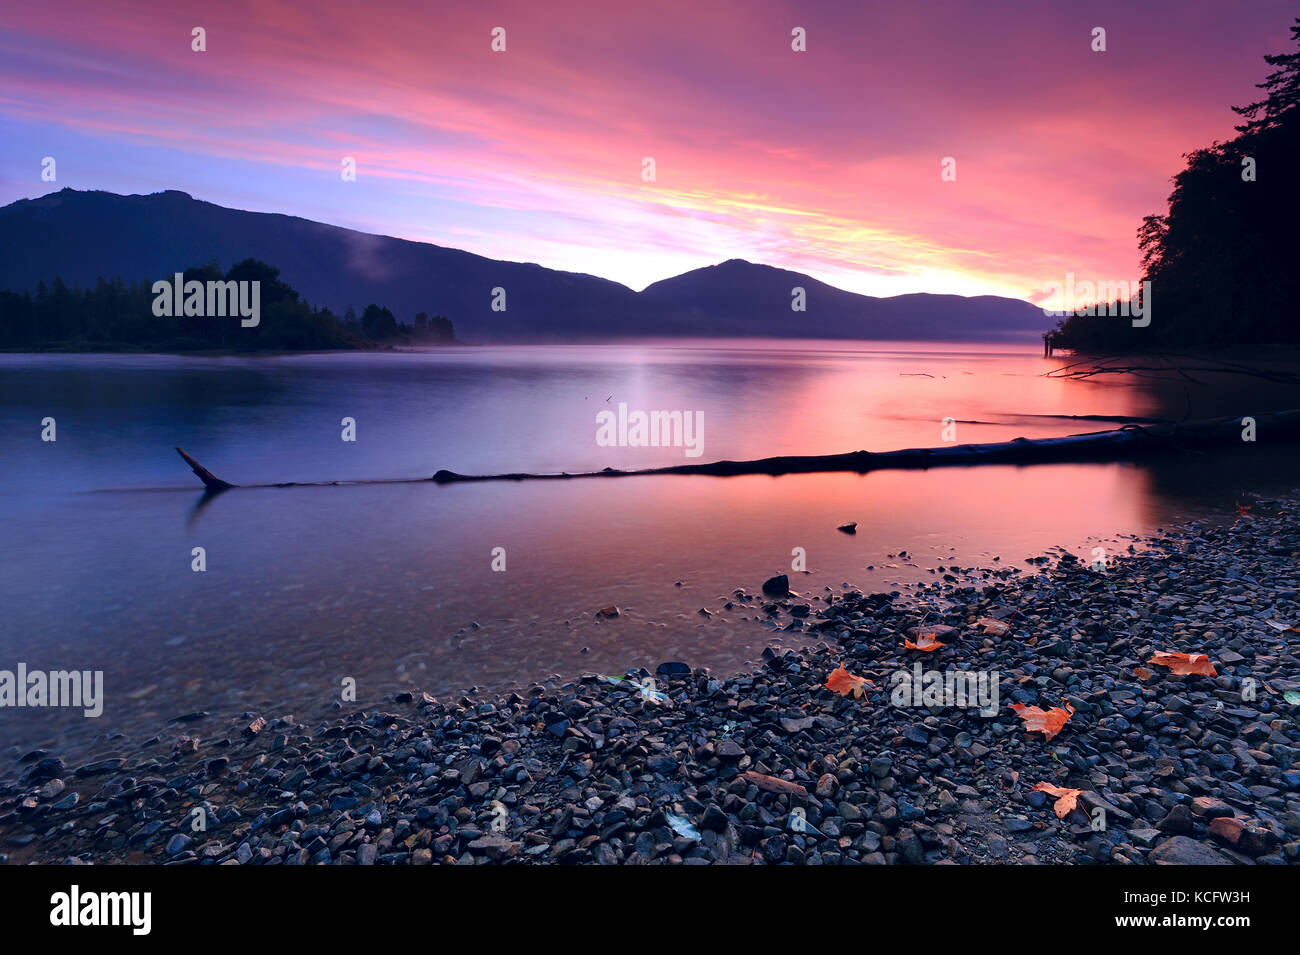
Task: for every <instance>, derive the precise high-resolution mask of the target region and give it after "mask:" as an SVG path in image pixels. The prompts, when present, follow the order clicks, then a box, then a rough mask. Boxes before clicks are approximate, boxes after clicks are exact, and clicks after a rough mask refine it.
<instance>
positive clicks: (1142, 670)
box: [1133, 667, 1155, 683]
mask: <svg viewBox="0 0 1300 955" xmlns="http://www.w3.org/2000/svg"><path fill="white" fill-rule="evenodd" d="M1133 675H1134V676H1136V677H1137V678H1138V679H1139V680H1141V681H1142V682H1143V683H1145V682H1146V681H1147V680H1149V679H1151V678H1152V677H1153V676H1155V674H1154V673H1152V672H1151V671H1150V670H1148V669H1147V668H1146V667H1134V668H1133Z"/></svg>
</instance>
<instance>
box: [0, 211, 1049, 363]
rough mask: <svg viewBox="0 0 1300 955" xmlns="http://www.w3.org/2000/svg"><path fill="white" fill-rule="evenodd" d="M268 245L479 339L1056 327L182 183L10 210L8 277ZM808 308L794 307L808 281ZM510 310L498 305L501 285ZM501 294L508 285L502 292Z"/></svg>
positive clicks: (0, 231) (319, 284)
mask: <svg viewBox="0 0 1300 955" xmlns="http://www.w3.org/2000/svg"><path fill="white" fill-rule="evenodd" d="M245 258H256V259H261V260H263V261H265V262H268V263H269V264H271V265H274V266H276V267H277V268H279V269H280V271H281V278H282V279H283V280H284V281H286V282H288V283H289V284H290V285H292V286H294V287H295V288H297V289H299V290H300V291H301V292H302V294H303V297H304V298H305V299H306V300H307V301H309V302H311V303H312V304H313V305H321V306H328V307H329V308H331V309H333V310H334V311H336V312H338V313H339V314H342V312H343V311H344V309H346V308H347V307H348V306H349V305H351V306H353V307H355V308H356V309H357V310H358V311H359V310H360V309H362V308H364V306H365V305H367V304H369V303H371V302H375V303H378V304H380V305H386V306H388V307H390V308H391V309H392V310H393V311H394V313H395V314H397V316H398V317H399V319H401V320H405V321H409V320H410V318H411V316H413V315H414V314H415V313H416V312H419V311H425V312H428V313H429V314H442V315H447V316H448V317H449V318H451V319H452V321H453V322H454V323H455V326H456V329H457V334H458V336H460V337H462V338H463V340H465V341H469V342H482V343H498V342H516V341H517V342H539V341H560V342H562V341H592V340H610V339H618V338H627V337H651V336H653V337H683V336H693V337H730V336H735V337H796V338H842V339H875V338H879V339H895V340H897V339H906V338H916V339H937V340H955V341H975V340H980V341H987V340H1009V339H1015V340H1027V339H1030V338H1033V337H1035V336H1037V335H1038V334H1040V333H1041V332H1042V331H1043V330H1045V329H1046V327H1047V324H1048V319H1047V318H1046V317H1045V316H1044V315H1043V313H1042V311H1041V310H1040V309H1038V308H1037V307H1035V306H1033V305H1031V304H1030V303H1028V302H1024V301H1021V300H1019V299H1010V298H1000V297H997V296H974V297H964V296H956V295H942V294H935V293H909V294H907V295H900V296H893V297H890V298H876V297H873V296H866V295H860V294H858V293H855V292H849V291H846V290H844V289H840V288H837V287H835V286H832V285H830V284H828V283H825V282H822V281H820V280H818V279H815V278H813V277H812V276H808V275H804V274H803V273H800V272H793V271H790V270H787V269H781V268H778V267H776V266H769V265H763V264H761V263H752V262H748V261H746V260H744V259H739V258H733V259H728V260H726V261H724V262H720V263H717V264H716V265H709V266H703V267H701V268H699V269H693V270H691V271H688V272H684V273H682V274H680V275H675V276H670V277H669V278H666V279H662V280H660V281H658V282H654V283H652V284H650V285H648V286H647V287H646V288H645V289H643V290H642V291H640V292H636V291H634V290H632V289H631V288H629V287H628V286H626V285H622V284H620V283H618V282H615V281H612V280H610V279H605V278H602V277H601V276H597V275H591V274H588V273H582V272H568V271H562V270H558V269H550V268H547V267H546V266H543V265H540V264H538V263H533V262H515V261H505V260H499V259H491V258H488V257H486V256H482V255H478V254H477V253H473V252H467V251H465V250H462V249H455V248H451V247H448V246H441V245H437V244H435V243H431V242H420V241H415V240H411V239H401V238H397V237H395V236H387V235H379V234H375V233H367V232H360V231H358V230H354V229H348V228H346V227H343V226H336V225H330V224H328V223H323V222H317V221H315V220H313V219H307V218H304V217H301V216H295V215H291V214H287V213H276V212H250V211H247V210H241V209H232V208H229V207H227V206H221V205H218V204H216V203H212V202H208V201H206V200H203V199H196V198H194V197H193V196H192V195H190V194H189V193H186V192H182V191H180V190H175V189H169V190H163V191H161V192H156V193H149V194H143V195H142V194H131V195H122V194H119V193H112V192H107V191H104V190H75V189H70V188H64V189H61V190H58V191H56V192H51V193H48V194H46V195H44V196H40V197H37V198H34V199H19V200H16V201H15V202H12V203H10V204H9V205H6V206H3V207H0V289H8V290H11V291H16V292H23V291H33V292H34V291H35V288H36V286H37V284H38V283H39V282H42V281H44V282H45V283H46V284H49V283H50V282H52V281H53V279H54V278H55V277H56V276H57V277H60V278H62V279H63V280H64V281H65V282H67V283H69V284H77V285H81V286H88V285H92V284H93V283H94V282H95V281H96V280H97V279H99V278H101V277H102V278H112V277H114V276H116V277H120V278H122V279H124V280H126V281H141V280H150V281H152V280H155V279H158V278H164V277H170V275H171V274H172V273H174V272H177V271H181V270H183V269H185V268H187V267H190V266H194V265H199V264H203V263H205V262H208V261H214V260H215V261H217V262H219V263H220V264H222V265H223V266H227V267H228V266H230V265H232V264H234V263H235V262H237V261H241V260H243V259H245ZM795 286H799V287H802V288H804V289H805V292H806V310H805V311H802V312H796V311H792V310H791V301H792V288H794V287H795ZM498 288H501V289H504V290H505V306H506V307H505V310H504V311H496V310H494V309H493V307H492V305H493V300H494V293H493V290H494V289H498ZM497 298H498V301H499V296H498V297H497Z"/></svg>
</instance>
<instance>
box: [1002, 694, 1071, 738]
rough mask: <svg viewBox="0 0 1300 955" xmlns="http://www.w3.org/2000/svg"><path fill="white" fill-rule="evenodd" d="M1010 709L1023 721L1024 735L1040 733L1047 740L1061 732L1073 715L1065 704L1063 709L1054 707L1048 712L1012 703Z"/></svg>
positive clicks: (1067, 704) (1035, 707)
mask: <svg viewBox="0 0 1300 955" xmlns="http://www.w3.org/2000/svg"><path fill="white" fill-rule="evenodd" d="M1011 709H1012V710H1014V711H1015V714H1016V715H1017V716H1019V717H1020V718H1021V719H1022V720H1024V721H1025V732H1026V733H1035V732H1037V733H1042V734H1043V736H1044V738H1045V739H1047V740H1050V739H1051V738H1052V737H1053V736H1055V735H1056V734H1057V733H1059V732H1061V728H1062V727H1064V726H1065V721H1066V720H1068V719H1069V718H1070V717H1071V716H1073V715H1074V707H1073V706H1071V705H1070V704H1069V703H1066V704H1065V709H1061V708H1060V707H1059V706H1054V707H1052V708H1051V709H1050V710H1044V709H1040V708H1039V707H1037V706H1025V704H1023V703H1012V704H1011Z"/></svg>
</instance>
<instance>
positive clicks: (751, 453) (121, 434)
mask: <svg viewBox="0 0 1300 955" xmlns="http://www.w3.org/2000/svg"><path fill="white" fill-rule="evenodd" d="M1068 361H1069V359H1067V358H1056V359H1043V358H1041V357H1039V355H1038V351H1037V347H1036V343H1029V344H1026V345H1023V346H1008V345H997V346H992V345H990V346H979V345H976V346H971V345H948V344H934V343H898V342H888V343H863V342H812V343H809V342H806V341H799V342H793V341H791V342H786V341H763V342H745V343H737V342H734V341H732V342H703V341H701V342H686V343H682V342H678V343H673V344H655V343H646V344H633V345H607V346H574V347H559V346H556V347H546V346H531V347H497V348H456V349H442V350H433V351H427V352H410V353H343V354H320V355H297V356H286V357H228V358H194V357H172V356H157V355H150V356H122V355H113V356H34V355H21V356H18V355H5V356H0V399H2V400H0V409H2V410H0V427H2V428H3V433H4V434H5V436H6V439H7V440H6V445H5V453H4V455H3V457H2V458H0V488H2V489H3V491H4V493H3V494H0V524H2V525H3V527H4V535H3V536H4V541H5V544H4V547H3V550H2V552H0V570H2V571H3V572H2V573H0V602H2V605H3V607H4V615H3V619H0V668H6V667H7V668H10V669H12V667H13V666H14V665H15V664H16V663H17V662H19V661H21V662H24V663H26V664H27V665H28V666H29V667H33V668H37V667H41V668H46V669H59V668H76V669H102V670H104V687H105V700H104V715H103V717H102V718H100V719H95V720H87V719H83V718H82V717H80V715H79V714H71V713H68V712H66V711H56V712H52V711H30V710H11V711H9V712H7V713H6V714H5V718H4V722H3V723H2V724H0V746H4V747H15V748H18V749H21V748H24V747H30V746H32V745H37V744H50V743H52V742H58V743H60V744H61V745H64V746H66V747H69V748H76V747H84V748H87V749H93V748H94V747H95V745H96V741H97V739H100V738H102V737H103V735H104V734H107V733H113V732H119V731H121V732H134V731H136V730H137V729H139V728H149V729H148V731H149V732H153V731H156V730H157V728H158V726H159V725H160V724H161V723H162V722H163V721H165V720H170V719H172V718H174V717H175V716H178V715H180V714H182V713H185V712H189V711H194V710H211V711H213V712H217V711H242V710H244V709H255V708H261V707H263V706H265V705H270V706H272V707H275V708H277V709H278V710H279V711H281V712H291V713H295V714H296V715H298V716H299V717H305V716H309V715H311V714H312V713H314V712H317V711H319V710H323V709H324V708H325V707H326V706H327V705H328V704H329V703H330V702H331V701H333V700H335V699H337V698H338V688H339V683H340V680H341V679H342V678H344V677H353V678H355V679H356V680H357V684H358V704H359V705H361V706H374V705H379V704H382V703H384V702H386V701H387V700H389V699H391V695H392V693H393V692H395V691H396V690H400V689H411V688H415V689H424V690H427V691H428V692H430V693H433V694H435V695H438V694H448V693H458V692H461V691H463V690H464V689H465V688H467V687H470V686H472V685H477V686H481V687H484V688H488V689H501V688H504V687H506V686H508V685H510V684H512V683H518V684H526V683H528V682H530V681H532V680H535V679H541V678H545V677H547V676H548V675H549V674H552V673H558V674H561V675H563V676H564V677H569V676H573V675H576V674H577V673H579V672H582V671H587V670H595V671H599V672H606V673H613V672H621V671H623V670H625V669H627V668H629V667H635V666H640V665H646V666H648V667H650V668H652V669H653V667H654V666H655V665H656V664H658V663H660V662H662V661H664V660H673V659H676V660H684V661H687V662H689V663H691V664H692V665H710V666H714V667H717V668H721V669H724V670H725V669H728V668H736V667H739V666H741V665H743V664H744V663H745V662H746V661H747V660H749V659H752V658H753V657H754V656H755V655H756V654H757V653H758V652H759V651H761V649H762V648H763V646H765V645H767V644H768V643H772V642H776V641H777V640H778V639H779V640H780V641H782V642H784V643H786V644H792V643H798V642H800V641H801V640H802V639H803V637H802V636H801V635H800V634H795V633H780V634H777V633H773V632H772V631H770V630H769V629H767V628H765V627H764V626H763V625H762V624H761V623H760V622H758V621H756V620H754V619H752V618H753V617H754V616H756V612H755V611H754V610H753V609H748V610H745V611H736V612H730V613H728V612H721V611H720V608H721V605H722V604H723V603H724V602H725V601H726V600H727V599H728V598H729V597H730V596H731V594H732V591H733V590H734V589H736V588H738V587H743V588H745V589H746V590H747V591H748V592H751V593H753V592H757V590H758V588H759V586H760V584H761V583H762V581H763V580H764V579H765V578H766V577H769V576H771V575H773V574H777V573H782V572H790V564H791V551H792V549H793V548H795V547H801V548H803V549H804V550H805V551H806V552H807V561H808V569H809V571H811V572H810V573H809V574H806V575H804V574H792V576H791V586H792V587H793V588H794V589H796V590H798V591H801V592H806V593H810V594H814V595H815V594H818V593H825V592H826V588H828V587H829V588H830V589H831V590H832V591H836V592H838V591H840V590H841V589H842V584H843V583H844V582H851V583H852V584H854V585H855V586H857V587H860V588H862V589H865V590H882V589H898V588H900V587H901V585H902V584H904V583H907V582H910V581H918V580H927V581H928V580H933V579H934V576H933V575H932V574H930V573H929V572H928V569H930V568H934V567H936V566H938V565H940V564H942V565H946V566H952V565H961V566H963V567H967V566H974V565H978V566H984V567H992V566H999V565H1007V564H1011V565H1017V566H1020V567H1023V568H1026V569H1029V568H1028V565H1026V564H1025V563H1024V561H1025V558H1027V557H1031V556H1034V555H1037V554H1041V553H1043V552H1044V551H1045V550H1046V549H1047V548H1050V547H1053V546H1057V545H1060V546H1064V547H1067V548H1069V549H1071V550H1073V551H1074V552H1075V553H1077V554H1079V555H1080V556H1086V555H1087V554H1088V548H1089V547H1090V546H1092V545H1093V544H1095V543H1096V542H1097V541H1107V542H1110V541H1114V540H1115V539H1116V537H1117V535H1129V534H1142V533H1146V532H1149V531H1151V530H1153V529H1155V528H1156V527H1159V526H1161V525H1163V524H1166V523H1170V522H1172V521H1175V520H1180V519H1184V518H1188V517H1210V518H1216V517H1218V516H1220V515H1223V514H1225V513H1229V514H1230V513H1233V511H1234V504H1235V503H1236V502H1237V501H1238V500H1244V499H1245V495H1246V490H1245V489H1246V488H1249V489H1250V490H1251V491H1252V492H1258V493H1264V494H1267V493H1268V492H1269V490H1270V489H1271V488H1272V489H1276V490H1279V491H1281V490H1285V489H1287V488H1290V487H1292V486H1294V485H1295V484H1296V483H1297V482H1296V481H1295V478H1294V475H1295V474H1296V473H1297V470H1296V467H1295V466H1296V463H1297V460H1296V457H1295V455H1294V452H1292V451H1276V450H1272V449H1270V448H1269V447H1268V445H1267V441H1266V436H1261V440H1260V443H1258V444H1256V445H1249V446H1243V449H1242V451H1241V452H1240V453H1235V452H1234V453H1222V454H1214V455H1198V456H1195V457H1194V458H1191V457H1189V456H1182V457H1179V458H1176V459H1169V460H1164V461H1160V462H1156V463H1152V464H1147V463H1144V464H1141V465H1135V464H1128V463H1102V464H1087V465H1046V466H1035V467H1010V466H998V467H979V468H970V469H959V468H948V469H938V470H933V471H927V472H921V471H899V472H891V471H881V472H877V473H873V474H868V475H856V474H814V475H790V476H784V477H778V478H773V477H767V476H751V477H739V478H713V477H680V476H666V477H636V478H626V479H619V480H609V481H606V480H578V481H556V482H523V483H517V482H492V483H484V484H466V485H445V486H441V485H434V484H431V483H428V484H426V483H420V484H405V485H370V486H360V487H337V488H334V487H323V488H296V489H274V488H269V489H246V490H239V491H235V492H231V493H228V494H225V495H222V496H220V497H218V498H216V499H215V500H213V501H212V502H211V503H210V505H209V506H207V507H205V508H203V509H201V510H196V504H197V502H198V500H199V498H200V492H199V490H198V488H199V485H198V482H197V480H196V479H195V478H194V477H193V475H191V474H190V473H189V471H188V469H187V468H186V467H185V465H184V464H183V462H181V460H180V459H179V457H177V455H176V454H175V452H174V451H173V450H172V448H173V446H175V445H181V446H183V447H185V448H186V449H187V450H188V451H190V452H191V453H192V454H194V456H195V457H196V458H197V459H198V460H199V461H201V462H202V463H203V464H205V465H206V466H207V467H209V468H210V469H211V470H212V471H213V472H215V473H216V474H217V475H218V476H220V477H223V478H225V479H227V480H229V481H233V482H235V483H240V484H254V483H271V482H278V481H322V480H324V481H328V480H362V479H384V478H420V477H427V476H430V475H432V474H433V473H434V472H435V471H437V470H438V469H440V468H447V469H450V470H454V471H459V472H462V473H486V472H506V471H533V472H559V471H570V472H572V471H587V470H599V469H601V468H605V467H614V468H637V467H651V466H659V465H669V464H680V463H693V462H701V461H703V462H707V461H714V460H720V459H746V458H758V457H766V456H770V455H778V454H827V453H835V452H843V451H853V450H858V449H866V450H872V451H885V450H892V449H895V448H904V447H932V446H938V445H940V444H942V443H943V441H944V435H943V431H944V427H945V426H944V423H943V422H944V419H945V418H951V419H954V427H955V438H956V440H957V441H958V442H960V443H971V442H985V441H1004V440H1009V439H1011V438H1015V437H1019V436H1024V437H1030V438H1035V437H1044V436H1049V435H1061V434H1070V433H1076V432H1081V431H1093V430H1103V429H1106V428H1109V427H1112V425H1111V424H1109V423H1106V422H1093V421H1076V420H1067V419H1064V418H1060V417H1052V416H1059V415H1127V416H1137V417H1175V418H1181V417H1183V416H1184V415H1188V414H1190V415H1192V416H1194V417H1200V416H1207V415H1215V414H1238V413H1244V412H1245V411H1252V412H1264V411H1269V410H1275V409H1277V408H1281V407H1295V406H1297V404H1300V402H1297V401H1296V396H1295V395H1294V393H1291V394H1288V393H1287V390H1286V389H1284V388H1281V387H1279V386H1270V385H1267V384H1264V383H1262V382H1258V381H1253V380H1247V379H1235V380H1227V379H1225V380H1214V381H1213V382H1212V383H1211V384H1209V385H1207V386H1206V387H1204V388H1200V389H1198V388H1195V387H1189V386H1185V385H1183V384H1171V383H1168V382H1161V381H1152V380H1148V379H1138V378H1133V377H1131V376H1123V377H1118V376H1105V377H1102V378H1096V379H1090V380H1085V381H1069V380H1061V379H1057V378H1046V377H1043V375H1044V373H1045V372H1048V371H1050V370H1052V369H1054V368H1059V367H1061V366H1062V365H1063V364H1065V363H1066V362H1068ZM619 403H625V404H626V405H627V406H628V408H630V409H639V410H643V411H646V412H650V411H655V410H679V411H684V412H686V411H689V412H694V413H697V414H699V415H700V416H701V420H702V422H703V432H702V433H703V445H702V454H701V456H700V457H698V458H687V457H686V456H685V454H684V450H683V448H681V447H658V448H655V447H605V446H601V444H599V443H598V442H597V440H596V434H597V415H598V414H599V413H600V412H602V411H605V410H611V409H615V408H616V407H617V405H618V404H619ZM45 417H53V418H55V419H56V421H57V427H58V440H57V442H54V443H43V442H42V441H41V440H40V422H41V419H42V418H45ZM344 417H351V418H354V419H355V421H356V428H357V441H356V442H355V443H345V442H344V441H342V440H341V439H340V432H341V430H342V426H341V423H340V422H341V419H343V418H344ZM846 521H856V522H857V524H858V527H857V534H856V535H853V536H849V535H845V534H843V533H840V532H838V531H837V530H836V527H837V525H839V524H842V523H844V522H846ZM196 546H201V547H203V548H205V549H206V555H207V557H206V559H207V570H206V572H204V573H194V572H192V571H191V569H190V562H191V556H190V555H191V549H192V548H194V547H196ZM497 547H501V548H505V552H506V566H507V569H506V571H505V572H504V573H496V572H493V571H492V569H491V564H492V551H493V549H494V548H497ZM901 551H906V552H907V553H908V555H909V556H908V558H899V557H890V556H889V555H891V554H892V555H897V554H898V553H900V552H901ZM995 557H996V558H1000V561H997V562H995V561H994V558H995ZM869 567H870V568H873V569H868V568H869ZM679 582H680V585H678V584H679ZM611 605H614V606H617V607H619V608H621V611H622V613H621V615H620V616H619V617H618V618H616V619H613V620H598V619H597V618H595V616H594V613H595V611H596V610H598V609H600V608H602V607H607V606H611ZM700 608H707V609H708V610H710V611H712V612H713V616H711V617H705V616H703V615H700V614H699V613H698V611H699V610H700Z"/></svg>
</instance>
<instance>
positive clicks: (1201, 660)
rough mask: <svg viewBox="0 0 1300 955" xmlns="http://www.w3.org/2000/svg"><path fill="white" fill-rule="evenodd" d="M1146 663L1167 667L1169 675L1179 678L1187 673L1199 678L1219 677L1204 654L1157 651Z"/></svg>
mask: <svg viewBox="0 0 1300 955" xmlns="http://www.w3.org/2000/svg"><path fill="white" fill-rule="evenodd" d="M1147 662H1148V663H1150V664H1151V665H1152V666H1158V667H1168V668H1169V672H1170V673H1175V674H1177V675H1179V676H1185V675H1187V674H1189V673H1197V674H1200V675H1201V676H1218V675H1219V674H1218V673H1216V672H1215V669H1214V664H1213V663H1211V662H1210V658H1209V657H1208V656H1206V655H1205V654H1204V653H1167V652H1165V651H1164V650H1157V651H1156V652H1155V654H1154V655H1153V656H1152V657H1151V659H1150V660H1148V661H1147Z"/></svg>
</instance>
